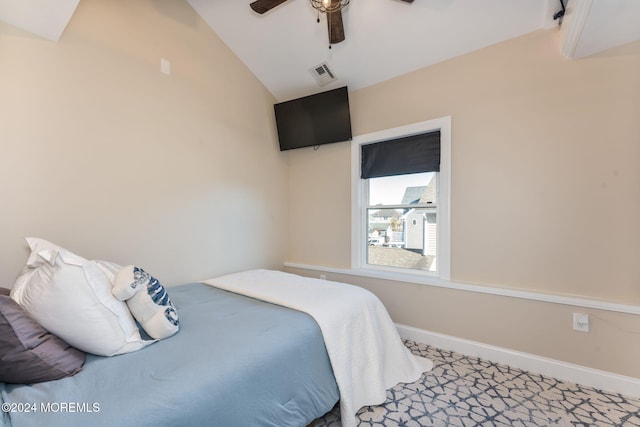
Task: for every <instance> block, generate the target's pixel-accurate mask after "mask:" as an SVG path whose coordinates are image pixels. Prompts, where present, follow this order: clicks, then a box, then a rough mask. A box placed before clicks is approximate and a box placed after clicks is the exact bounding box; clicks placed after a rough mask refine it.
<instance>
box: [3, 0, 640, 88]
mask: <svg viewBox="0 0 640 427" xmlns="http://www.w3.org/2000/svg"><path fill="white" fill-rule="evenodd" d="M105 1H107V0H105ZM187 1H188V3H189V4H190V5H191V6H192V7H193V8H194V9H195V11H196V12H197V13H198V14H200V16H201V17H202V18H203V19H204V20H205V21H206V22H207V24H208V25H209V26H210V27H211V28H212V29H213V30H214V31H215V32H216V33H217V34H218V35H219V36H220V38H221V39H222V40H223V41H224V42H225V43H226V44H227V45H228V46H229V47H230V48H231V49H232V50H233V51H234V52H235V53H236V55H237V56H238V57H239V58H240V60H242V61H243V62H244V63H245V64H246V65H247V67H248V68H249V69H250V70H251V71H252V72H253V73H254V74H255V75H256V76H257V78H258V79H259V80H260V81H261V82H262V83H263V84H264V85H265V86H266V87H267V88H268V89H269V91H271V93H272V94H273V95H274V96H275V97H276V98H277V99H278V100H286V99H291V98H295V97H298V96H303V95H308V94H311V93H315V92H320V91H323V90H327V89H331V88H334V87H339V86H345V85H347V86H349V89H350V90H356V89H359V88H362V87H366V86H369V85H372V84H375V83H378V82H380V81H383V80H387V79H389V78H392V77H395V76H398V75H401V74H405V73H407V72H410V71H413V70H416V69H419V68H422V67H425V66H429V65H432V64H435V63H438V62H441V61H444V60H447V59H449V58H453V57H456V56H459V55H463V54H465V53H468V52H472V51H474V50H477V49H481V48H483V47H486V46H489V45H492V44H495V43H499V42H501V41H504V40H508V39H510V38H514V37H518V36H520V35H523V34H526V33H529V32H532V31H536V30H539V29H542V28H550V27H553V26H555V25H557V21H553V18H552V17H553V14H554V13H555V12H557V11H558V10H560V1H559V0H482V1H480V0H415V1H414V2H413V3H405V2H403V1H399V0H351V4H350V5H349V6H348V7H347V8H346V9H345V10H344V11H343V19H344V27H345V35H346V40H345V41H344V42H342V43H339V44H335V45H333V47H332V48H331V49H329V48H328V46H329V44H328V36H327V25H326V22H325V20H324V16H322V17H321V19H322V21H321V22H320V23H319V24H318V23H316V18H317V14H316V13H315V11H314V9H313V8H312V7H311V5H310V3H309V1H308V0H288V1H287V2H285V3H284V4H282V5H280V6H278V7H277V8H275V9H273V10H271V11H270V12H267V13H265V14H264V15H258V14H256V13H255V12H253V11H252V10H251V9H250V8H249V3H251V1H252V0H245V1H239V0H187ZM78 2H79V0H56V1H55V2H53V1H51V0H0V21H3V22H5V23H8V24H11V25H14V26H16V27H19V28H22V29H24V30H26V31H29V32H32V33H34V34H37V35H39V36H42V37H44V38H47V39H50V40H53V41H56V40H58V39H59V37H60V36H61V34H62V33H63V31H64V28H65V27H66V25H67V23H68V22H69V20H70V19H71V16H72V15H73V12H74V11H75V9H76V6H77V5H78ZM639 23H640V0H571V1H570V3H569V5H568V6H567V15H566V17H565V21H564V23H563V33H564V34H565V36H564V41H563V46H562V49H559V51H558V54H561V51H562V53H563V54H564V55H566V56H568V57H571V58H578V57H581V56H585V55H590V54H592V53H596V52H598V51H601V50H604V49H608V48H610V47H613V46H617V45H620V44H623V43H628V42H631V41H634V40H640V24H639ZM565 27H568V29H565ZM323 62H327V63H328V65H329V67H330V68H331V70H332V71H333V72H334V73H335V74H336V75H337V77H338V80H337V81H335V82H333V83H331V84H329V85H328V86H325V87H322V88H321V87H319V86H318V84H317V83H316V81H315V79H314V78H313V76H312V75H311V74H310V73H309V71H308V70H309V69H310V68H313V67H315V66H316V65H319V64H320V63H323Z"/></svg>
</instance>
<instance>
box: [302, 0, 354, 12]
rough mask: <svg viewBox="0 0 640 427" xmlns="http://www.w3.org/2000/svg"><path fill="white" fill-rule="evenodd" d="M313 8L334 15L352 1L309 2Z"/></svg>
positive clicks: (311, 0) (318, 0) (326, 0)
mask: <svg viewBox="0 0 640 427" xmlns="http://www.w3.org/2000/svg"><path fill="white" fill-rule="evenodd" d="M309 1H310V2H311V6H313V8H314V9H316V10H317V11H318V12H320V13H334V12H339V11H341V10H342V9H344V8H345V7H346V6H347V5H348V4H349V1H350V0H309Z"/></svg>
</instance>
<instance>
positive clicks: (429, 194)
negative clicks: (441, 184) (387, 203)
mask: <svg viewBox="0 0 640 427" xmlns="http://www.w3.org/2000/svg"><path fill="white" fill-rule="evenodd" d="M429 202H431V203H435V202H436V179H435V175H434V176H433V177H432V178H431V181H429V184H427V185H423V186H420V187H407V188H406V189H405V190H404V197H402V204H403V205H405V204H406V205H413V204H418V203H429Z"/></svg>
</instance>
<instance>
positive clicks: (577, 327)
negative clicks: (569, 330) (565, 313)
mask: <svg viewBox="0 0 640 427" xmlns="http://www.w3.org/2000/svg"><path fill="white" fill-rule="evenodd" d="M573 330H574V331H580V332H589V315H588V314H584V313H573Z"/></svg>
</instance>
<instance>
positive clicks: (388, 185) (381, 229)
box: [352, 117, 451, 279]
mask: <svg viewBox="0 0 640 427" xmlns="http://www.w3.org/2000/svg"><path fill="white" fill-rule="evenodd" d="M450 123H451V120H450V118H449V117H446V118H442V119H436V120H430V121H426V122H420V123H415V124H412V125H408V126H402V127H399V128H393V129H388V130H384V131H380V132H375V133H372V134H367V135H359V136H356V137H354V140H353V144H352V181H353V185H352V192H353V197H352V199H353V209H352V210H353V218H352V224H353V232H352V251H353V255H352V264H353V267H354V268H356V269H369V270H379V271H383V272H386V273H391V274H394V273H410V274H421V275H432V276H439V277H440V278H442V279H449V265H450V261H449V252H450V250H449V247H450V245H449V235H450V231H449V183H450V163H451V161H450V152H451V149H450V145H451V143H450V134H451V132H450V126H451V125H450ZM425 138H426V139H427V140H430V141H431V142H429V141H427V142H429V144H431V145H429V144H428V143H427V142H425ZM396 141H399V142H398V143H396ZM389 142H391V143H389ZM394 144H395V145H394ZM416 144H418V145H416ZM425 147H427V148H426V151H425ZM429 147H432V148H429ZM416 148H417V149H418V150H417V151H416ZM436 148H437V150H436ZM403 150H404V151H405V152H404V153H403ZM421 150H422V152H421ZM371 153H373V154H371ZM398 153H400V154H398ZM416 159H417V160H416ZM434 159H435V161H434V162H433V163H432V164H430V163H429V162H430V160H434Z"/></svg>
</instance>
